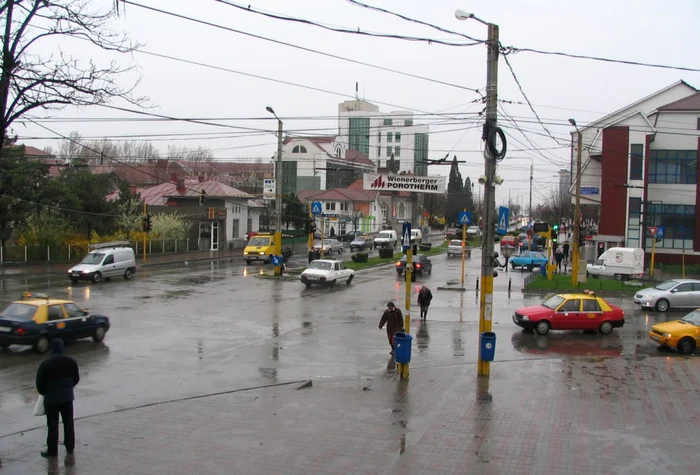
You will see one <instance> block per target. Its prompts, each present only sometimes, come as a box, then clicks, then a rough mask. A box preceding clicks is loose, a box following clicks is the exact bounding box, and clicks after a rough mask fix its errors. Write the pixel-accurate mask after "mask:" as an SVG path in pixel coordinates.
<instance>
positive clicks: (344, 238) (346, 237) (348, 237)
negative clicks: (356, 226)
mask: <svg viewBox="0 0 700 475" xmlns="http://www.w3.org/2000/svg"><path fill="white" fill-rule="evenodd" d="M360 235H362V231H350V232H347V233H345V234H341V235H340V236H337V237H336V239H337V240H338V241H340V242H352V241H353V240H355V238H356V237H357V236H360Z"/></svg>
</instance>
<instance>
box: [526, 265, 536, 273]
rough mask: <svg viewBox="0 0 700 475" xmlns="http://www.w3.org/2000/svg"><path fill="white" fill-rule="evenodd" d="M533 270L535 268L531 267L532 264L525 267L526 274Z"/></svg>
mask: <svg viewBox="0 0 700 475" xmlns="http://www.w3.org/2000/svg"><path fill="white" fill-rule="evenodd" d="M534 268H535V266H533V265H532V264H529V265H528V266H527V271H528V272H532V269H534Z"/></svg>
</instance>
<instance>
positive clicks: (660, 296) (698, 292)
mask: <svg viewBox="0 0 700 475" xmlns="http://www.w3.org/2000/svg"><path fill="white" fill-rule="evenodd" d="M634 303H636V304H639V305H641V306H642V308H645V307H646V308H655V309H656V310H658V311H659V312H665V311H666V310H668V309H670V308H700V280H694V279H673V280H667V281H666V282H662V283H660V284H658V285H657V286H655V287H650V288H648V289H644V290H640V291H639V292H637V293H636V294H635V295H634Z"/></svg>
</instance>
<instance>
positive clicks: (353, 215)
mask: <svg viewBox="0 0 700 475" xmlns="http://www.w3.org/2000/svg"><path fill="white" fill-rule="evenodd" d="M359 180H360V182H361V181H362V179H361V178H360V179H359ZM379 196H380V194H379V192H378V191H371V190H363V189H361V188H360V189H356V188H333V189H330V190H323V191H315V190H302V191H299V192H297V198H299V201H301V202H302V203H305V204H310V203H312V202H314V201H320V202H321V206H322V209H323V216H322V217H321V216H317V217H316V218H315V220H316V228H317V229H318V230H319V232H320V231H321V229H323V232H324V234H325V235H326V236H330V235H332V234H336V235H341V234H345V233H347V232H350V231H362V232H364V233H367V234H371V233H376V232H379V231H381V230H382V229H383V228H382V225H383V221H382V219H381V215H380V214H379V212H380V205H379ZM331 231H332V232H331Z"/></svg>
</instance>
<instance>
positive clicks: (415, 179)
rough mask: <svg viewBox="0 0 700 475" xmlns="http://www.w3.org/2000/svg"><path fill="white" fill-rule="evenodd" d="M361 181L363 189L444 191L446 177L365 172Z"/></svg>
mask: <svg viewBox="0 0 700 475" xmlns="http://www.w3.org/2000/svg"><path fill="white" fill-rule="evenodd" d="M362 181H363V185H364V186H363V188H364V189H365V190H376V191H408V192H411V193H445V185H446V183H447V177H444V176H415V175H389V174H386V173H365V174H364V175H363V180H362Z"/></svg>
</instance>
